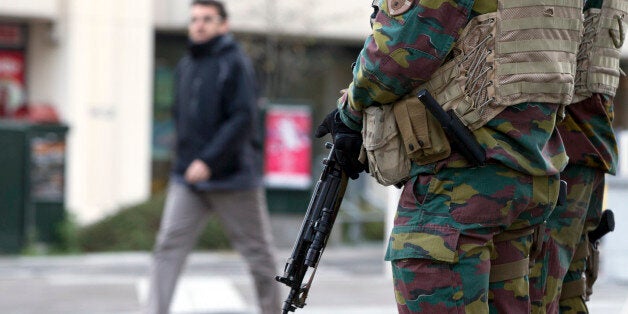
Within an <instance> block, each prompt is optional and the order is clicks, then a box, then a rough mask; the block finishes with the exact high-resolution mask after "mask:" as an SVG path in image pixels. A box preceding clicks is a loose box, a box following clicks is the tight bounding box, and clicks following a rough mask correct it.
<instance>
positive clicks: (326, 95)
mask: <svg viewBox="0 0 628 314" xmlns="http://www.w3.org/2000/svg"><path fill="white" fill-rule="evenodd" d="M225 3H226V4H227V8H228V11H229V13H230V22H231V29H232V31H233V32H234V34H235V35H236V37H237V38H238V39H239V40H240V41H241V42H242V43H243V45H244V47H245V49H246V50H247V52H248V53H249V54H250V55H251V57H252V59H253V60H254V64H255V66H256V69H257V72H258V76H259V81H260V82H261V84H262V92H263V96H265V98H266V99H267V102H268V103H275V102H276V103H289V104H298V105H304V104H305V105H307V106H309V107H310V108H311V112H312V120H313V121H320V120H322V117H323V116H324V114H326V113H327V112H328V111H329V110H330V109H331V108H333V106H334V105H335V100H336V98H337V97H338V92H339V90H340V89H341V88H344V87H346V85H347V84H348V82H349V80H350V78H351V63H352V62H353V61H354V59H355V56H356V54H357V52H358V51H359V50H360V48H361V46H362V42H363V40H364V38H365V37H366V36H367V35H368V33H369V31H370V28H369V16H370V14H371V7H370V2H368V1H367V2H365V1H358V0H351V1H348V2H347V1H345V2H343V3H342V7H340V8H338V9H334V10H331V9H330V8H337V7H338V4H337V3H336V2H333V1H332V0H323V1H317V2H315V4H312V2H301V1H288V0H263V1H261V0H256V1H253V0H240V1H225ZM188 9H189V1H180V0H134V1H126V0H107V1H105V0H90V1H84V0H19V1H18V0H0V58H1V57H2V56H3V54H4V55H10V56H17V57H14V59H15V58H17V59H18V60H21V61H20V62H21V65H20V69H21V70H20V71H18V74H14V75H16V77H19V79H18V80H19V82H20V84H21V85H20V88H19V89H20V90H19V91H18V92H13V94H12V96H10V97H11V98H10V99H11V101H12V103H13V104H14V105H12V106H17V105H19V104H23V103H48V104H51V105H52V106H53V107H54V108H55V109H56V110H57V112H58V113H59V115H60V117H61V120H62V121H63V122H64V123H65V124H67V125H68V126H69V133H68V135H67V144H68V145H67V156H66V163H67V164H66V175H65V196H66V205H67V209H68V210H69V211H70V212H72V213H73V214H74V215H75V216H76V217H77V219H78V221H79V222H80V223H90V222H93V221H96V220H98V219H100V218H102V217H103V216H106V215H108V214H110V213H113V212H115V211H116V210H118V209H119V208H121V207H123V206H126V205H131V204H134V203H138V202H142V201H144V200H146V199H147V198H148V197H150V195H151V193H153V192H154V191H157V190H160V189H163V186H164V185H165V180H166V178H167V171H168V161H169V158H170V157H169V155H168V135H169V134H170V133H169V132H171V131H170V130H169V128H170V127H171V126H169V125H168V118H169V102H170V100H171V94H170V90H169V87H170V86H171V84H172V68H173V67H174V64H176V61H177V60H178V58H179V57H180V56H181V54H182V53H183V51H184V49H185V43H186V35H185V29H186V24H187V14H188ZM626 54H627V55H628V50H627V51H626ZM1 68H2V67H1V66H0V69H1ZM0 73H1V72H0ZM621 84H622V87H621V90H620V92H619V93H618V98H617V101H618V103H623V102H625V100H626V99H628V92H626V91H628V81H627V80H625V79H623V80H622V83H621ZM1 97H3V96H2V95H1V94H0V98H1ZM4 97H5V98H7V99H8V98H9V97H8V96H4ZM617 107H618V109H617V127H618V128H628V116H627V114H628V113H627V110H626V109H624V108H622V107H623V106H617ZM315 141H316V140H315ZM319 144H321V145H319ZM319 147H322V141H320V142H315V143H314V144H313V151H314V156H315V157H314V158H313V163H314V164H317V163H318V162H319V159H318V157H319V156H320V155H322V154H324V152H323V151H322V148H320V149H319ZM313 172H315V171H313ZM314 175H316V174H314Z"/></svg>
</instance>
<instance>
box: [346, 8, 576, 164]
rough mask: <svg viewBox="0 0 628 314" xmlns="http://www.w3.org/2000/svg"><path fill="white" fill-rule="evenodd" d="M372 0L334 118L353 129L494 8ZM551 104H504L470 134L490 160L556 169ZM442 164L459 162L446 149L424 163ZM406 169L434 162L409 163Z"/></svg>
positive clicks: (418, 78) (423, 77) (559, 154)
mask: <svg viewBox="0 0 628 314" xmlns="http://www.w3.org/2000/svg"><path fill="white" fill-rule="evenodd" d="M378 6H379V11H378V12H377V14H376V15H375V17H374V18H373V19H372V22H373V27H372V29H373V31H372V34H371V35H370V36H369V37H368V38H367V39H366V41H365V43H364V47H363V49H362V51H361V52H360V54H359V56H358V58H357V60H356V63H355V67H354V69H353V81H352V83H351V84H350V85H349V87H348V88H347V90H346V91H345V93H344V95H343V96H342V97H341V98H340V99H339V100H338V108H339V109H340V112H341V119H342V120H343V122H344V123H345V124H346V125H347V126H349V127H351V128H352V129H355V130H360V129H361V127H362V110H363V109H364V108H366V107H368V106H371V105H380V104H381V105H385V104H390V103H392V102H394V101H396V100H398V99H399V98H401V97H403V96H405V95H406V94H408V93H409V92H410V91H412V90H413V89H414V88H416V87H418V86H419V85H421V84H422V83H424V82H425V81H427V80H428V79H429V78H430V76H431V75H432V73H434V71H436V69H438V67H440V66H441V65H442V64H443V62H444V61H446V60H447V57H448V55H449V53H450V50H451V49H452V47H453V46H454V44H455V42H456V40H457V39H458V37H459V34H460V32H461V31H462V29H463V28H464V27H465V26H466V24H467V23H468V21H469V20H470V19H472V18H473V17H475V16H477V15H480V14H484V13H489V12H495V11H496V9H497V0H476V1H474V0H451V1H443V0H414V1H405V2H403V1H395V0H379V1H378ZM557 110H558V106H557V105H552V104H543V103H522V104H518V105H515V106H511V107H508V108H507V109H506V110H505V111H503V112H502V113H501V114H499V115H498V116H497V117H496V118H495V119H493V120H491V121H489V123H488V124H486V125H485V126H484V127H482V128H480V129H478V130H476V131H474V134H475V136H476V138H477V139H478V141H479V142H480V144H482V145H483V146H484V147H485V149H486V151H487V157H488V158H489V160H490V161H493V162H500V163H503V164H505V165H506V166H508V167H511V168H513V169H515V170H518V171H522V172H525V173H529V174H532V175H548V174H556V173H558V172H560V171H561V170H562V169H563V168H564V166H565V165H566V162H567V156H566V154H565V151H564V147H563V145H562V141H561V140H560V137H559V136H558V135H557V133H556V132H555V125H556V112H557ZM524 117H525V120H523V119H522V118H524ZM524 122H525V123H524ZM443 165H444V166H448V167H456V166H466V164H465V163H464V161H462V160H461V158H460V157H459V156H458V155H456V154H453V155H452V156H451V157H450V158H448V159H447V160H444V161H442V162H440V164H439V165H428V166H427V168H433V167H435V166H436V167H439V166H443ZM413 171H414V172H417V171H418V172H424V171H433V170H430V169H425V167H417V166H416V165H415V166H414V169H413Z"/></svg>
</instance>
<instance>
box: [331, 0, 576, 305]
mask: <svg viewBox="0 0 628 314" xmlns="http://www.w3.org/2000/svg"><path fill="white" fill-rule="evenodd" d="M391 2H392V1H387V0H380V1H379V2H378V5H379V8H380V10H379V11H378V13H377V15H376V16H375V18H374V20H373V22H374V23H373V34H372V36H370V37H369V38H368V39H367V40H366V42H365V44H364V48H363V49H362V51H361V53H360V55H359V56H358V59H357V61H356V65H355V67H354V72H353V76H354V79H353V82H352V83H351V84H350V86H349V87H348V89H347V90H346V91H345V93H344V94H343V96H342V97H341V98H340V99H339V101H338V107H339V109H340V112H341V118H342V120H343V122H344V123H345V124H346V125H347V126H349V127H351V128H353V129H355V130H360V129H361V126H362V110H363V109H364V108H366V107H368V106H371V105H379V104H389V103H391V102H394V101H395V100H397V99H399V98H401V97H403V96H405V95H406V94H407V93H409V92H410V91H411V90H413V89H414V88H415V87H416V86H419V85H420V84H422V83H423V82H425V81H426V80H427V79H429V78H430V76H431V75H432V73H433V72H434V71H435V70H436V69H437V68H438V67H439V66H440V65H441V64H442V63H443V61H444V60H446V58H447V55H448V54H449V52H450V50H451V48H452V47H453V45H454V43H455V41H456V39H457V38H458V36H459V34H460V31H461V30H462V28H464V26H465V25H466V24H467V23H468V21H469V20H470V19H471V18H472V17H473V16H475V15H478V14H483V13H488V12H494V11H495V10H496V7H497V1H496V0H478V1H471V0H453V1H442V0H419V1H412V2H411V6H409V7H406V8H405V9H407V11H403V10H402V11H400V12H398V13H399V14H397V15H392V14H391V13H390V10H389V8H388V3H391ZM557 111H558V106H557V105H554V104H544V103H522V104H518V105H514V106H511V107H508V108H507V109H506V110H504V111H503V112H501V113H500V114H499V115H498V116H497V117H495V118H494V119H493V120H491V121H489V122H488V123H487V124H486V125H485V126H484V127H482V128H480V129H478V130H476V131H474V135H475V137H476V139H477V140H478V142H479V143H480V144H481V145H482V146H483V147H484V148H485V150H486V153H487V157H488V160H489V162H488V163H489V164H488V165H486V166H484V167H478V168H471V167H470V165H469V164H468V163H467V162H466V161H465V160H464V159H463V158H462V157H461V156H460V155H459V154H458V153H456V152H453V153H452V155H451V156H450V157H449V158H447V159H446V160H443V161H440V162H437V163H433V164H429V165H424V166H418V165H416V164H413V165H412V172H411V180H410V181H408V183H407V184H406V186H405V188H404V192H403V196H402V198H401V200H400V204H399V208H398V213H397V217H396V219H395V227H394V230H393V233H392V235H391V238H390V243H389V246H388V250H387V255H386V259H387V260H390V261H391V262H392V266H393V274H394V281H395V294H396V298H397V303H398V304H399V307H398V310H399V312H400V313H418V312H422V313H461V312H466V313H486V312H489V311H490V312H493V313H497V312H499V313H529V312H530V309H531V308H530V298H529V295H528V290H529V287H528V276H527V275H525V274H523V275H520V276H519V277H516V278H512V279H508V280H503V281H496V282H490V283H489V277H490V269H491V266H492V265H501V264H505V263H509V262H513V261H521V260H524V258H525V257H527V256H528V255H529V253H530V247H531V245H532V243H531V236H529V235H528V236H521V237H519V238H514V239H510V240H508V241H500V242H497V243H495V242H494V237H495V236H496V235H500V234H502V233H504V232H505V231H506V230H508V231H511V230H519V229H526V228H531V227H533V226H536V225H538V224H540V223H541V222H543V221H544V220H545V219H546V218H547V217H548V216H549V214H550V212H551V209H552V208H553V206H554V204H555V201H556V198H557V195H558V174H559V173H560V171H561V170H562V169H563V168H564V167H565V166H566V163H567V155H566V153H565V151H564V147H563V146H562V141H561V139H560V137H559V136H558V134H557V132H555V126H556V117H557Z"/></svg>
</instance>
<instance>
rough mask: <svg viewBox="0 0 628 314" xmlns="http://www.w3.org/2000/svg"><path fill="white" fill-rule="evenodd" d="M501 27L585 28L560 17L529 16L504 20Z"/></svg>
mask: <svg viewBox="0 0 628 314" xmlns="http://www.w3.org/2000/svg"><path fill="white" fill-rule="evenodd" d="M615 24H617V23H615ZM500 28H501V30H502V31H504V32H510V31H514V30H523V29H538V28H544V29H567V30H577V31H579V30H581V29H582V28H583V26H582V22H580V21H578V20H575V19H570V18H560V17H527V18H521V19H512V20H506V21H503V22H502V23H501V24H500Z"/></svg>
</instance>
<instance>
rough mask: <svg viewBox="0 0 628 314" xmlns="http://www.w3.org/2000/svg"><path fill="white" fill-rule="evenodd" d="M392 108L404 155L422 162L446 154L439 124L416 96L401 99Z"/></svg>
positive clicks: (446, 150)
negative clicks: (405, 153)
mask: <svg viewBox="0 0 628 314" xmlns="http://www.w3.org/2000/svg"><path fill="white" fill-rule="evenodd" d="M393 110H394V113H395V120H396V121H397V125H398V126H399V131H400V133H401V137H402V139H403V146H404V148H405V151H406V152H407V154H408V158H410V159H411V160H412V161H414V162H416V163H417V164H419V165H425V164H429V163H433V162H436V161H439V160H442V159H445V158H447V157H449V155H450V154H451V147H450V145H449V141H448V140H447V136H446V135H445V132H444V131H443V127H442V126H441V125H440V123H439V122H438V121H437V120H436V118H434V116H433V115H432V114H431V113H430V112H429V111H427V110H426V108H425V106H424V105H423V104H422V103H421V102H420V101H419V100H418V98H416V97H415V96H414V95H412V97H409V98H405V99H402V100H400V101H398V102H396V103H394V104H393Z"/></svg>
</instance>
